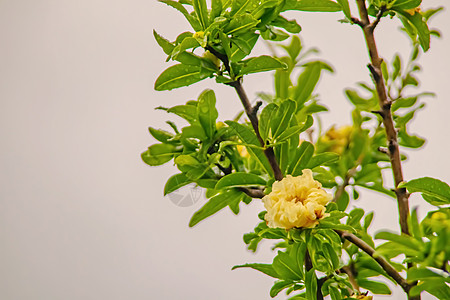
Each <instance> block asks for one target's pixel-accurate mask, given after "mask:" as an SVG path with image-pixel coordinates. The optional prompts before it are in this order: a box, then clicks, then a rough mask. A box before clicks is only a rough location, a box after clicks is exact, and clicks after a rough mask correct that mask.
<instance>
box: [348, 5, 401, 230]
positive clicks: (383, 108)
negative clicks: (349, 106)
mask: <svg viewBox="0 0 450 300" xmlns="http://www.w3.org/2000/svg"><path fill="white" fill-rule="evenodd" d="M356 2H357V5H358V10H359V15H360V20H359V25H360V26H361V28H362V30H363V32H364V37H365V40H366V44H367V49H368V51H369V56H370V61H371V63H370V64H369V65H368V68H369V70H370V73H371V74H372V77H373V80H374V82H375V86H376V90H377V94H378V99H379V104H380V110H379V111H377V112H376V113H377V114H378V115H380V116H381V118H382V120H383V125H384V128H385V131H386V137H387V140H388V148H387V150H388V151H387V152H388V155H389V159H390V162H391V166H392V172H393V176H394V183H395V189H394V191H395V194H396V196H397V202H398V210H399V219H400V228H401V231H402V233H404V234H409V229H408V216H409V203H408V199H409V194H408V192H407V191H406V189H405V188H399V187H398V185H399V184H400V183H401V182H402V181H403V171H402V164H401V160H400V151H399V145H398V139H397V131H396V129H395V125H394V120H393V117H392V111H391V104H392V102H391V100H390V99H389V98H388V96H387V92H386V86H385V84H384V79H383V74H382V71H381V63H382V62H383V60H382V59H381V58H380V56H379V55H378V50H377V45H376V43H375V37H374V34H373V33H374V29H375V26H376V25H377V24H378V22H379V20H380V19H381V17H382V15H383V13H384V9H381V10H380V12H379V13H378V15H377V19H376V20H375V21H374V22H373V23H371V22H370V20H369V15H368V13H367V8H366V3H365V0H356Z"/></svg>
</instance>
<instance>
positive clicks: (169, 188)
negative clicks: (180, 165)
mask: <svg viewBox="0 0 450 300" xmlns="http://www.w3.org/2000/svg"><path fill="white" fill-rule="evenodd" d="M191 182H192V180H190V179H189V178H187V177H186V175H185V174H183V173H180V174H175V175H173V176H172V177H170V178H169V179H168V180H167V182H166V185H165V186H164V196H165V195H167V194H170V193H172V192H174V191H176V190H178V189H179V188H181V187H183V186H185V185H187V184H189V183H191Z"/></svg>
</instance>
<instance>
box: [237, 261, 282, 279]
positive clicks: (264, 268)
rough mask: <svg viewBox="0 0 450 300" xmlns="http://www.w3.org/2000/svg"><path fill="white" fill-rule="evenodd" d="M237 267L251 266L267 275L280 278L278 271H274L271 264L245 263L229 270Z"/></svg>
mask: <svg viewBox="0 0 450 300" xmlns="http://www.w3.org/2000/svg"><path fill="white" fill-rule="evenodd" d="M239 268H252V269H254V270H257V271H260V272H262V273H264V274H266V275H269V276H270V277H274V278H280V276H279V275H278V273H277V272H276V271H275V269H274V268H273V267H272V265H271V264H259V263H253V264H245V265H238V266H234V267H233V268H231V270H235V269H239Z"/></svg>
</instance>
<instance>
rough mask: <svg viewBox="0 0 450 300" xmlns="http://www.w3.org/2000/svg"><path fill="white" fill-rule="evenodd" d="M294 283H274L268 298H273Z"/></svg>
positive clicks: (283, 281) (280, 281) (281, 281)
mask: <svg viewBox="0 0 450 300" xmlns="http://www.w3.org/2000/svg"><path fill="white" fill-rule="evenodd" d="M293 284H294V283H293V282H292V281H286V280H279V281H276V282H275V284H274V285H273V286H272V288H271V289H270V297H272V298H273V297H275V296H276V295H278V294H279V293H280V292H281V291H282V290H284V289H285V288H287V287H289V286H291V285H293Z"/></svg>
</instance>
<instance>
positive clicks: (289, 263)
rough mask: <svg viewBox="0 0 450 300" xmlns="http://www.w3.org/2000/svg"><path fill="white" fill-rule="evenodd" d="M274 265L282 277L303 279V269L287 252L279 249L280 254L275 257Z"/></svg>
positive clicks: (285, 278)
mask: <svg viewBox="0 0 450 300" xmlns="http://www.w3.org/2000/svg"><path fill="white" fill-rule="evenodd" d="M272 266H273V268H274V270H275V271H276V272H277V274H278V275H279V278H281V279H284V280H301V279H303V276H302V271H301V270H300V268H299V266H298V265H297V264H296V261H295V260H294V259H293V258H292V257H291V256H290V255H289V254H288V253H286V252H282V251H278V255H277V256H275V258H274V259H273V264H272Z"/></svg>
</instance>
